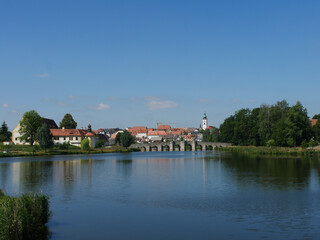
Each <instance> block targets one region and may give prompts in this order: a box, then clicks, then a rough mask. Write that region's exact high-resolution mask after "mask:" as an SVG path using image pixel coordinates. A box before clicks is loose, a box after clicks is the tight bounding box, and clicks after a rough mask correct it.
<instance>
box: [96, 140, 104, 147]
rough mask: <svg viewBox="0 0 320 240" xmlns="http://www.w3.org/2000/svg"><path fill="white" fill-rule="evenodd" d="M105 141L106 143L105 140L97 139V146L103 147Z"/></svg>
mask: <svg viewBox="0 0 320 240" xmlns="http://www.w3.org/2000/svg"><path fill="white" fill-rule="evenodd" d="M105 143H106V142H105V141H103V140H99V141H97V143H96V148H101V147H103V146H104V144H105Z"/></svg>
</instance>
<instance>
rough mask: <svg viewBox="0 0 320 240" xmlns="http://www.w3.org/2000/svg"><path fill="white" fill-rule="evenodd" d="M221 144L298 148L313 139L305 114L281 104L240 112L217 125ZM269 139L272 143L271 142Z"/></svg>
mask: <svg viewBox="0 0 320 240" xmlns="http://www.w3.org/2000/svg"><path fill="white" fill-rule="evenodd" d="M220 131H221V134H220V140H221V141H223V142H231V143H233V144H234V145H242V146H248V145H255V146H260V145H263V146H271V145H270V144H272V145H275V146H290V147H293V146H300V145H301V144H302V141H303V140H305V141H307V142H309V140H310V138H311V137H312V135H314V136H319V135H320V127H319V132H318V135H317V134H316V131H315V130H313V131H312V129H311V126H310V122H309V118H308V115H307V110H306V109H305V108H304V107H303V106H302V104H301V103H300V102H297V104H296V105H293V106H292V107H289V105H288V103H287V102H286V101H285V100H283V101H280V102H277V103H276V104H274V105H272V106H269V105H261V107H260V108H255V109H253V110H252V111H250V110H249V109H241V110H239V111H237V112H236V113H235V114H234V115H233V116H230V117H229V118H227V119H226V120H225V121H224V122H223V123H222V124H221V125H220ZM270 139H272V140H273V141H272V142H270Z"/></svg>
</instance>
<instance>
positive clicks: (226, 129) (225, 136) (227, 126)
mask: <svg viewBox="0 0 320 240" xmlns="http://www.w3.org/2000/svg"><path fill="white" fill-rule="evenodd" d="M233 136H234V116H232V115H231V116H230V117H228V118H227V119H225V120H224V122H223V123H222V124H221V125H220V140H221V141H222V142H229V143H231V142H232V141H233Z"/></svg>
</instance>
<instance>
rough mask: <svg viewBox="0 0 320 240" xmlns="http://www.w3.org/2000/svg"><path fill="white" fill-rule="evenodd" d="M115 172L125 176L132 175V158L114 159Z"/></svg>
mask: <svg viewBox="0 0 320 240" xmlns="http://www.w3.org/2000/svg"><path fill="white" fill-rule="evenodd" d="M116 163H117V164H116V168H117V172H118V173H120V174H121V175H122V176H124V177H125V178H130V177H131V175H132V160H126V159H123V160H116Z"/></svg>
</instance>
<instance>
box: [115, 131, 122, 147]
mask: <svg viewBox="0 0 320 240" xmlns="http://www.w3.org/2000/svg"><path fill="white" fill-rule="evenodd" d="M121 135H122V133H121V132H119V133H117V135H116V139H115V144H117V145H121Z"/></svg>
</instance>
